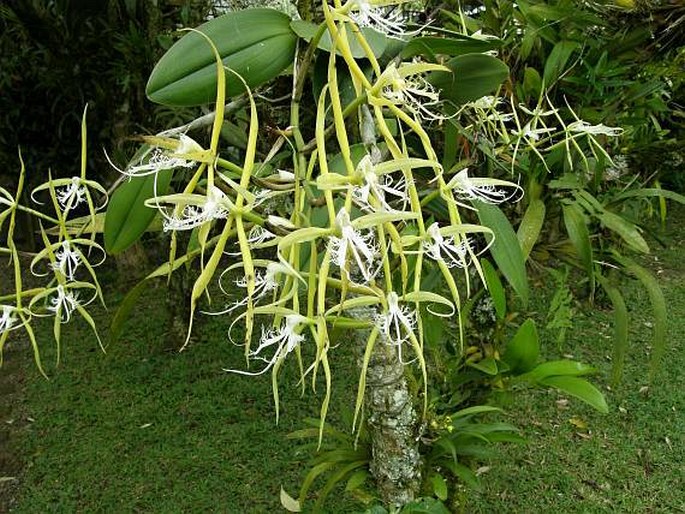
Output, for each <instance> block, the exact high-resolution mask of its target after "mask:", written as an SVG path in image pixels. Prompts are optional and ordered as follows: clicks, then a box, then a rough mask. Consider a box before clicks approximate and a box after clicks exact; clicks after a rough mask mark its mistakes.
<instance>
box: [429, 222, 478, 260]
mask: <svg viewBox="0 0 685 514" xmlns="http://www.w3.org/2000/svg"><path fill="white" fill-rule="evenodd" d="M426 233H427V235H428V237H429V238H430V240H429V241H423V243H422V247H423V251H424V252H425V253H426V255H428V256H429V257H430V258H431V259H433V260H435V261H442V262H444V263H445V264H446V265H447V267H449V268H454V267H458V268H465V267H466V266H467V265H468V260H467V258H468V255H469V249H470V240H469V239H468V238H465V239H463V240H461V241H460V242H458V243H457V242H455V241H454V236H448V237H444V236H443V235H442V234H441V233H440V226H439V225H438V224H437V223H433V224H432V225H431V226H430V227H428V230H427V231H426Z"/></svg>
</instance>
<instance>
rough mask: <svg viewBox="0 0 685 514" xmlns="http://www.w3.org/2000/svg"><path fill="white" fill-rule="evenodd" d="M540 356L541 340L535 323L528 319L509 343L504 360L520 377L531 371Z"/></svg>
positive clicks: (503, 356)
mask: <svg viewBox="0 0 685 514" xmlns="http://www.w3.org/2000/svg"><path fill="white" fill-rule="evenodd" d="M539 356H540V340H539V338H538V331H537V329H536V328H535V322H534V321H533V320H532V319H527V320H526V321H525V322H524V323H523V325H521V326H520V327H519V329H518V330H517V331H516V335H514V337H513V338H512V340H511V341H509V343H507V348H506V350H505V352H504V355H502V360H503V361H504V362H506V363H507V364H509V366H510V367H511V371H512V372H513V373H514V374H516V375H518V374H521V373H526V372H527V371H530V370H531V369H533V367H534V366H535V363H536V362H537V360H538V357H539Z"/></svg>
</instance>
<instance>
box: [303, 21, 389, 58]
mask: <svg viewBox="0 0 685 514" xmlns="http://www.w3.org/2000/svg"><path fill="white" fill-rule="evenodd" d="M290 28H291V29H292V30H293V32H294V33H295V34H297V35H298V36H300V37H301V38H302V39H304V40H305V41H307V42H309V41H311V39H312V38H313V37H314V35H315V34H316V32H317V31H318V30H319V26H318V25H315V24H314V23H311V22H309V21H304V20H293V21H291V22H290ZM360 30H361V33H362V35H363V36H364V39H366V42H367V43H368V44H369V46H370V47H371V51H372V52H373V55H374V56H376V57H377V58H378V57H380V56H381V55H383V52H384V51H385V48H386V46H388V38H387V37H386V36H385V34H381V33H380V32H378V31H377V30H374V29H372V28H368V27H362V28H361V29H360ZM349 36H350V37H349V38H348V41H349V43H350V51H351V52H352V57H354V58H355V59H363V58H365V57H366V52H365V51H364V48H362V46H361V45H360V44H359V42H357V38H355V37H354V36H353V35H352V34H351V33H349ZM317 48H320V49H321V50H325V51H326V52H329V53H330V51H331V48H333V44H332V42H331V35H330V33H329V32H328V31H326V32H324V34H323V36H322V37H321V39H319V44H318V45H317ZM336 53H337V54H340V51H339V50H337V51H336Z"/></svg>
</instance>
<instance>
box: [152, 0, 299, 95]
mask: <svg viewBox="0 0 685 514" xmlns="http://www.w3.org/2000/svg"><path fill="white" fill-rule="evenodd" d="M197 30H198V31H200V32H202V33H203V34H206V35H207V36H208V37H209V38H210V39H211V40H212V42H213V43H214V45H215V46H216V48H217V50H218V52H219V55H220V56H221V59H222V60H223V62H224V64H225V65H226V66H227V67H228V68H229V69H231V70H233V71H234V72H236V73H237V74H239V75H240V76H241V77H242V78H243V79H244V80H245V82H246V83H247V85H248V86H249V87H250V88H255V87H257V86H259V85H261V84H264V83H266V82H268V81H269V80H271V79H273V78H274V77H276V76H277V75H278V74H280V73H281V72H282V71H283V70H285V69H286V68H287V67H288V66H290V65H291V64H292V62H293V58H294V56H295V43H296V42H297V35H296V34H295V33H294V32H293V31H292V30H291V28H290V18H289V17H288V16H287V15H285V14H283V13H281V12H279V11H276V10H273V9H247V10H243V11H234V12H230V13H228V14H224V15H223V16H219V17H218V18H214V19H213V20H210V21H208V22H207V23H205V24H203V25H201V26H200V27H198V29H197ZM226 77H227V81H226V96H234V95H238V94H241V93H243V92H244V91H245V86H244V85H243V84H242V83H241V81H240V80H238V79H237V78H235V76H232V74H230V73H228V74H227V75H226ZM216 89H217V76H216V61H215V58H214V54H213V51H212V49H211V48H210V46H209V45H208V44H207V41H206V40H205V39H204V38H203V37H202V36H201V35H199V34H196V33H193V32H191V33H188V34H186V35H185V36H183V37H182V38H181V39H180V40H179V41H177V42H176V43H175V44H174V45H173V46H172V47H171V48H170V49H169V50H168V51H167V52H166V53H165V54H164V56H163V57H162V58H161V59H160V61H159V62H158V63H157V66H155V68H154V70H152V74H151V75H150V80H149V81H148V83H147V87H146V89H145V92H146V93H147V96H148V97H149V98H150V100H152V101H153V102H157V103H160V104H164V105H175V106H189V105H201V104H206V103H211V102H213V101H214V100H215V98H216Z"/></svg>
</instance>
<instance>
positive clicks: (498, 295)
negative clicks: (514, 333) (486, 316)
mask: <svg viewBox="0 0 685 514" xmlns="http://www.w3.org/2000/svg"><path fill="white" fill-rule="evenodd" d="M480 266H481V268H482V269H483V275H484V276H485V283H486V285H487V286H488V292H489V293H490V298H492V303H493V304H494V305H495V313H496V314H497V319H499V320H503V319H504V317H505V316H506V315H507V296H506V294H505V293H504V286H503V285H502V281H501V280H500V279H499V274H498V273H497V270H496V269H495V267H494V266H493V265H492V263H491V262H490V261H489V260H488V259H485V258H483V259H481V260H480Z"/></svg>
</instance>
